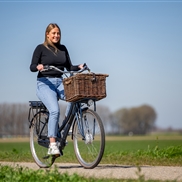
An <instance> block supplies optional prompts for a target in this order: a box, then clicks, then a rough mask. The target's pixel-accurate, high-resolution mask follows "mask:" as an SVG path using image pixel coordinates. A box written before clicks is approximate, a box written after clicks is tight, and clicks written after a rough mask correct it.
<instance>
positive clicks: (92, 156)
mask: <svg viewBox="0 0 182 182" xmlns="http://www.w3.org/2000/svg"><path fill="white" fill-rule="evenodd" d="M81 118H82V119H80V120H79V121H76V123H75V126H74V130H73V143H74V151H75V154H76V157H77V159H78V161H79V163H80V164H81V165H82V166H83V167H84V168H87V169H91V168H94V167H96V166H97V165H98V164H99V162H100V161H101V159H102V156H103V153H104V148H105V132H104V127H103V124H102V120H101V119H100V117H99V115H98V114H97V113H96V112H95V111H93V110H90V109H87V110H85V111H83V114H82V117H81Z"/></svg>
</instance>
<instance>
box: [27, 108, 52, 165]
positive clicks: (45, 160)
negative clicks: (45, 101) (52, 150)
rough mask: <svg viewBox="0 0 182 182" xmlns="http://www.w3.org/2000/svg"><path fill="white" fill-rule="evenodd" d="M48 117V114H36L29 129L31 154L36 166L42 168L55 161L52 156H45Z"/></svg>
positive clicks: (42, 112)
mask: <svg viewBox="0 0 182 182" xmlns="http://www.w3.org/2000/svg"><path fill="white" fill-rule="evenodd" d="M48 117H49V113H48V112H44V111H40V112H38V113H37V114H36V115H35V116H34V118H33V121H32V124H31V128H30V149H31V153H32V156H33V158H34V160H35V162H36V163H37V165H38V166H39V167H42V168H47V167H50V166H51V165H52V164H53V163H54V161H55V157H54V156H48V155H47V151H48V147H49V138H48V137H47V134H48Z"/></svg>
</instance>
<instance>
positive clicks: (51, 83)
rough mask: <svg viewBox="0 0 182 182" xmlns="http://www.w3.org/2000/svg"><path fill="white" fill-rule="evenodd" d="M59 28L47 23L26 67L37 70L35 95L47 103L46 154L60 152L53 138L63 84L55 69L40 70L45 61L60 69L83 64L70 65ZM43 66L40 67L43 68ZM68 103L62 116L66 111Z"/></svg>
mask: <svg viewBox="0 0 182 182" xmlns="http://www.w3.org/2000/svg"><path fill="white" fill-rule="evenodd" d="M60 40H61V31H60V28H59V26H58V25H57V24H55V23H50V24H49V25H48V26H47V28H46V31H45V41H44V43H43V44H40V45H38V46H37V47H36V48H35V50H34V53H33V56H32V62H31V65H30V70H31V71H32V72H36V71H39V72H38V75H37V96H38V98H39V99H40V100H41V101H42V102H43V103H44V105H45V106H46V107H47V109H48V111H49V113H50V115H49V122H48V137H49V140H50V146H49V149H48V155H56V156H60V151H59V149H58V146H57V143H56V138H57V130H58V122H59V116H60V108H59V103H58V99H59V98H60V99H64V87H63V78H62V73H60V72H58V71H56V70H44V66H45V65H53V66H56V67H58V68H59V69H61V70H64V68H66V69H67V70H69V71H70V70H71V71H77V70H80V69H82V68H83V64H80V65H72V63H71V60H70V57H69V54H68V51H67V49H66V47H65V46H64V45H62V44H61V43H60ZM43 70H44V71H43ZM69 107H70V104H69V103H68V106H67V109H66V113H65V116H67V113H68V111H69Z"/></svg>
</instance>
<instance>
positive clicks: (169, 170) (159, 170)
mask: <svg viewBox="0 0 182 182" xmlns="http://www.w3.org/2000/svg"><path fill="white" fill-rule="evenodd" d="M0 164H1V165H10V166H12V167H16V166H22V167H28V168H30V169H34V170H39V169H40V168H39V167H38V166H37V165H36V164H35V163H27V162H20V163H13V162H0ZM55 165H56V166H57V167H58V170H59V172H60V173H65V172H67V173H68V174H74V173H77V174H79V175H81V176H85V177H95V178H116V179H138V178H139V176H140V175H144V177H145V179H146V180H148V179H153V180H176V181H182V167H168V166H141V171H140V173H139V170H138V168H137V167H135V166H124V165H110V164H107V165H99V166H97V167H96V168H94V169H84V168H83V167H81V166H80V165H78V164H73V163H55V164H54V165H53V166H52V167H51V169H54V166H55ZM137 173H139V174H137Z"/></svg>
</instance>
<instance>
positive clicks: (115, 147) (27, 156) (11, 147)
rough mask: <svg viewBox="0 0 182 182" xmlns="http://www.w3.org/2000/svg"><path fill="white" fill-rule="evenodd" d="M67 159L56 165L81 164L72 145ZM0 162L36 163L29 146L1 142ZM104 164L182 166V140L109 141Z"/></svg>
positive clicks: (180, 138) (66, 150) (141, 137)
mask: <svg viewBox="0 0 182 182" xmlns="http://www.w3.org/2000/svg"><path fill="white" fill-rule="evenodd" d="M63 152H64V155H63V156H62V157H60V158H58V159H57V160H56V162H74V163H78V161H77V160H76V157H75V155H74V150H73V143H72V141H69V143H68V145H67V146H66V148H65V149H64V151H63ZM0 161H11V162H21V161H26V162H34V161H33V158H32V156H31V153H30V147H29V142H28V141H27V142H18V141H17V142H11V140H9V141H8V142H0ZM101 163H102V164H121V165H164V166H166V165H167V166H181V165H182V136H161V137H160V136H159V137H156V136H136V137H122V136H117V137H112V136H108V137H106V146H105V152H104V156H103V158H102V161H101Z"/></svg>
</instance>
